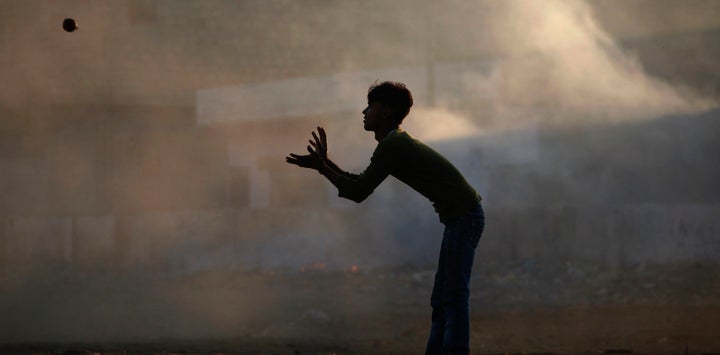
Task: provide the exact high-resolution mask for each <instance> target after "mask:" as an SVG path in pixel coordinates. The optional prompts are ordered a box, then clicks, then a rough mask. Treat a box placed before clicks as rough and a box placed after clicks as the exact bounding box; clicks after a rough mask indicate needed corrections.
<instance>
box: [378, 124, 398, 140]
mask: <svg viewBox="0 0 720 355" xmlns="http://www.w3.org/2000/svg"><path fill="white" fill-rule="evenodd" d="M396 129H400V126H392V127H386V128H380V129H378V130H376V131H375V140H376V141H378V142H379V141H381V140H383V139H385V137H387V136H388V134H390V132H392V131H394V130H396Z"/></svg>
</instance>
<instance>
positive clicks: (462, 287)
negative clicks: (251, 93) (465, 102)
mask: <svg viewBox="0 0 720 355" xmlns="http://www.w3.org/2000/svg"><path fill="white" fill-rule="evenodd" d="M367 98H368V106H367V107H366V108H365V109H364V110H363V111H362V113H363V115H364V120H363V124H364V128H365V130H366V131H371V132H374V134H375V140H377V141H378V145H377V147H376V148H375V151H374V152H373V155H372V157H371V159H370V165H369V166H368V167H367V168H366V169H365V171H364V172H363V173H362V174H359V175H358V174H352V173H349V172H346V171H344V170H342V169H340V168H339V167H338V166H337V165H335V163H333V162H332V161H331V160H330V159H329V158H328V156H327V139H326V134H325V130H324V129H323V128H322V127H318V132H317V134H316V133H315V132H312V136H313V140H310V146H308V147H307V150H308V152H309V153H310V154H307V155H297V154H290V156H288V157H287V158H286V161H287V162H288V163H290V164H295V165H297V166H300V167H303V168H310V169H314V170H317V171H318V172H319V173H320V174H322V175H323V176H324V177H325V178H327V179H328V180H329V181H330V182H331V183H332V184H333V185H335V187H337V188H338V192H339V194H338V195H339V196H340V197H344V198H347V199H350V200H352V201H355V202H358V203H359V202H362V201H363V200H364V199H365V198H367V197H368V196H369V195H370V194H371V193H372V192H373V191H374V189H375V188H376V187H377V186H378V185H380V183H381V182H382V181H383V180H385V178H386V177H387V176H388V175H392V176H394V177H395V178H397V179H398V180H400V181H402V182H404V183H406V184H407V185H409V186H410V187H411V188H413V189H414V190H416V191H417V192H419V193H420V194H422V195H423V196H425V197H427V198H428V199H429V200H430V201H431V202H432V203H433V207H434V208H435V211H436V212H437V213H438V215H439V216H440V222H442V223H443V224H444V225H445V231H444V232H443V240H442V245H441V247H440V258H439V262H438V269H437V273H436V274H435V284H434V286H433V291H432V297H431V306H432V310H433V311H432V324H431V329H430V337H429V339H428V343H427V347H426V354H441V353H442V354H468V353H469V351H470V349H469V347H470V341H469V334H470V321H469V310H468V299H469V287H468V286H469V282H470V272H471V271H472V264H473V259H474V255H475V248H476V246H477V244H478V241H479V240H480V236H481V234H482V231H483V229H484V227H485V216H484V213H483V209H482V206H481V204H480V200H481V198H480V195H479V194H478V193H477V192H476V191H475V189H473V187H472V186H470V184H468V182H467V181H466V180H465V178H464V177H463V176H462V174H460V172H459V171H458V170H457V169H456V168H455V166H453V165H452V163H450V162H449V161H448V160H447V159H445V158H444V157H443V156H442V155H440V153H438V152H436V151H435V150H433V149H432V148H430V147H428V146H427V145H425V144H423V143H422V142H420V141H418V140H416V139H414V138H412V137H411V136H410V135H409V134H407V133H406V132H404V131H403V130H402V129H400V124H401V123H402V121H403V120H404V119H405V117H406V116H407V115H408V113H409V112H410V107H412V105H413V98H412V94H411V93H410V91H409V90H408V89H407V88H406V87H405V85H404V84H402V83H395V82H383V83H380V84H377V85H374V86H371V87H370V90H369V91H368V95H367Z"/></svg>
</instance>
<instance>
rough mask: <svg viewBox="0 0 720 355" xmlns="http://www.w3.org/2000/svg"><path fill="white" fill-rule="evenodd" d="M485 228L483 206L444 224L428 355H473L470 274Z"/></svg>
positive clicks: (433, 293) (433, 294)
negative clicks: (470, 353) (471, 344)
mask: <svg viewBox="0 0 720 355" xmlns="http://www.w3.org/2000/svg"><path fill="white" fill-rule="evenodd" d="M484 228H485V213H484V212H483V209H482V206H481V205H480V204H478V206H477V207H475V208H473V209H472V210H470V211H468V212H467V213H466V214H465V215H463V216H461V217H460V218H458V219H456V220H454V221H451V222H448V223H446V224H445V231H444V232H443V240H442V246H441V247H440V260H439V261H438V269H437V273H436V274H435V285H434V286H433V291H432V297H431V300H430V305H431V306H432V325H431V328H430V338H429V339H428V343H427V348H426V350H425V354H426V355H430V354H468V353H469V352H470V315H469V313H470V312H469V308H468V299H469V297H470V288H469V283H470V273H471V271H472V265H473V259H474V257H475V248H476V247H477V244H478V241H480V236H481V235H482V232H483V229H484Z"/></svg>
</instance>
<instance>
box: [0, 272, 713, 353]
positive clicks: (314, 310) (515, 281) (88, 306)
mask: <svg viewBox="0 0 720 355" xmlns="http://www.w3.org/2000/svg"><path fill="white" fill-rule="evenodd" d="M479 269H482V270H483V272H476V274H475V276H474V278H473V282H472V297H471V307H472V311H471V312H472V317H471V322H472V333H471V344H472V348H473V352H474V353H476V354H483V353H593V354H598V353H677V354H681V353H682V354H684V353H698V354H699V353H720V337H718V334H720V326H719V325H718V324H720V323H718V322H717V319H720V297H718V296H720V276H718V275H717V272H716V270H717V266H714V265H673V266H667V265H665V266H658V265H655V266H652V265H644V264H643V265H635V266H632V267H625V268H621V269H618V268H614V269H612V270H611V269H607V268H605V267H601V266H598V265H592V264H577V263H575V264H574V263H569V262H565V263H557V264H554V265H550V264H540V263H533V262H524V263H520V264H505V265H493V264H487V263H486V264H484V263H482V262H480V263H479V265H478V266H477V267H476V270H479ZM78 275H79V273H77V272H73V273H66V274H64V276H62V275H61V276H55V277H52V278H50V277H47V275H45V276H44V277H43V278H41V279H38V278H30V277H25V278H22V279H18V278H11V277H8V275H7V274H6V275H5V278H4V280H3V281H4V282H3V283H2V289H1V290H2V293H0V311H2V314H4V317H2V319H0V332H1V333H0V339H2V341H3V342H2V344H0V353H2V354H13V353H15V354H51V353H52V354H63V353H64V354H95V353H97V354H172V353H178V354H293V355H294V354H333V353H335V354H417V353H422V352H423V349H424V343H425V339H426V336H427V332H428V328H429V318H430V308H429V305H428V303H429V302H428V298H429V294H430V289H431V286H432V275H433V270H432V267H424V268H422V267H407V268H399V269H398V268H396V269H389V270H380V269H374V270H363V269H360V270H359V271H357V272H350V271H329V270H313V271H306V272H298V271H289V270H286V271H273V272H269V271H262V270H254V271H252V270H244V271H225V272H217V271H212V272H210V271H206V272H195V273H191V274H172V273H170V274H164V275H159V274H153V275H142V274H138V273H130V272H126V273H121V274H118V273H104V274H92V275H90V274H85V276H84V277H79V276H78Z"/></svg>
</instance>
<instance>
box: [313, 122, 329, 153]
mask: <svg viewBox="0 0 720 355" xmlns="http://www.w3.org/2000/svg"><path fill="white" fill-rule="evenodd" d="M317 131H318V134H315V132H314V131H313V132H312V136H313V139H314V140H313V139H311V140H309V142H310V145H312V146H313V148H315V152H316V153H317V154H318V155H319V156H320V158H322V159H324V160H327V158H328V147H327V135H326V134H325V129H324V128H322V127H319V126H318V128H317ZM318 135H319V136H320V137H319V138H318Z"/></svg>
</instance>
